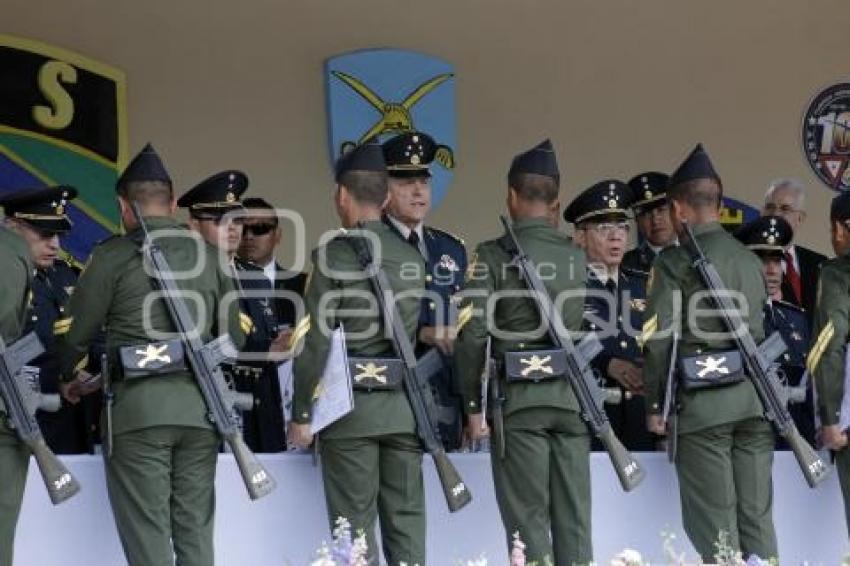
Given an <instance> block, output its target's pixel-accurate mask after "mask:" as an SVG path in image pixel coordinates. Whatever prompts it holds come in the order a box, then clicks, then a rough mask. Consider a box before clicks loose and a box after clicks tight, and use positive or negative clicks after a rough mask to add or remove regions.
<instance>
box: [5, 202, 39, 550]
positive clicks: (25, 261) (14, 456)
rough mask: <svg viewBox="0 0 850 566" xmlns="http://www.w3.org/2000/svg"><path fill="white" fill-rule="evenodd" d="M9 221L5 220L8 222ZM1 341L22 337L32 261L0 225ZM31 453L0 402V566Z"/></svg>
mask: <svg viewBox="0 0 850 566" xmlns="http://www.w3.org/2000/svg"><path fill="white" fill-rule="evenodd" d="M8 221H9V219H8V218H7V219H6V222H8ZM0 265H2V266H3V269H2V270H0V338H2V339H3V342H4V343H5V344H12V343H14V342H15V341H16V340H17V339H18V338H20V336H21V335H22V333H23V330H24V322H25V317H26V314H27V309H28V308H29V302H30V297H31V293H30V284H31V281H32V258H31V256H30V253H29V248H28V246H27V243H26V242H25V241H24V240H23V238H21V237H20V236H18V235H17V234H15V233H14V232H12V231H11V230H10V229H8V228H6V227H5V226H2V225H0ZM29 461H30V451H29V449H28V448H27V447H26V446H25V445H24V444H23V443H22V442H21V441H20V440H19V439H18V435H17V434H16V433H15V431H14V430H12V429H10V428H9V427H8V426H7V424H6V413H5V406H4V405H3V401H2V399H0V478H2V481H0V566H12V553H13V551H14V549H15V527H16V526H17V523H18V515H19V514H20V511H21V503H22V502H23V499H24V487H25V486H26V481H27V469H28V468H29Z"/></svg>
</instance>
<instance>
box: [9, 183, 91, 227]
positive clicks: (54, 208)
mask: <svg viewBox="0 0 850 566" xmlns="http://www.w3.org/2000/svg"><path fill="white" fill-rule="evenodd" d="M76 196H77V189H75V188H74V187H70V186H67V185H59V186H57V187H47V188H38V189H27V190H25V191H21V192H18V193H14V194H11V195H7V196H5V197H3V198H2V199H0V206H2V207H3V210H4V211H5V213H6V216H8V217H11V218H18V219H20V220H23V221H25V222H26V223H27V224H30V225H32V226H33V227H34V228H37V229H38V230H42V231H45V232H54V233H62V232H67V231H68V230H70V229H71V227H72V226H73V223H72V222H71V220H70V219H69V218H68V214H67V208H66V207H67V205H68V201H69V200H71V199H73V198H74V197H76Z"/></svg>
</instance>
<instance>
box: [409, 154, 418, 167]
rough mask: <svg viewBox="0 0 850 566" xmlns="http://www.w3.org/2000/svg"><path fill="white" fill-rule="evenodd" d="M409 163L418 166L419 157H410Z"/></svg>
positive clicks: (414, 155)
mask: <svg viewBox="0 0 850 566" xmlns="http://www.w3.org/2000/svg"><path fill="white" fill-rule="evenodd" d="M410 162H411V163H412V164H413V165H419V156H418V155H417V154H415V153H414V154H413V155H411V156H410Z"/></svg>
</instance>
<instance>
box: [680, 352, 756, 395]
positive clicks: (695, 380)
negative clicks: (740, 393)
mask: <svg viewBox="0 0 850 566" xmlns="http://www.w3.org/2000/svg"><path fill="white" fill-rule="evenodd" d="M678 366H679V380H680V381H681V385H682V388H683V389H684V390H685V391H696V390H699V389H710V388H716V387H726V386H727V385H733V384H735V383H740V382H742V381H744V379H746V374H745V372H744V367H743V364H742V360H741V352H739V351H738V350H727V351H724V352H709V353H706V354H700V355H697V356H689V357H686V358H679V361H678Z"/></svg>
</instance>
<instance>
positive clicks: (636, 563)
mask: <svg viewBox="0 0 850 566" xmlns="http://www.w3.org/2000/svg"><path fill="white" fill-rule="evenodd" d="M611 566H643V557H642V556H641V555H640V552H638V551H637V550H632V549H631V548H626V549H624V550H622V551H621V552H620V553H619V554H618V555H617V556H615V557H614V558H613V559H612V560H611Z"/></svg>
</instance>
